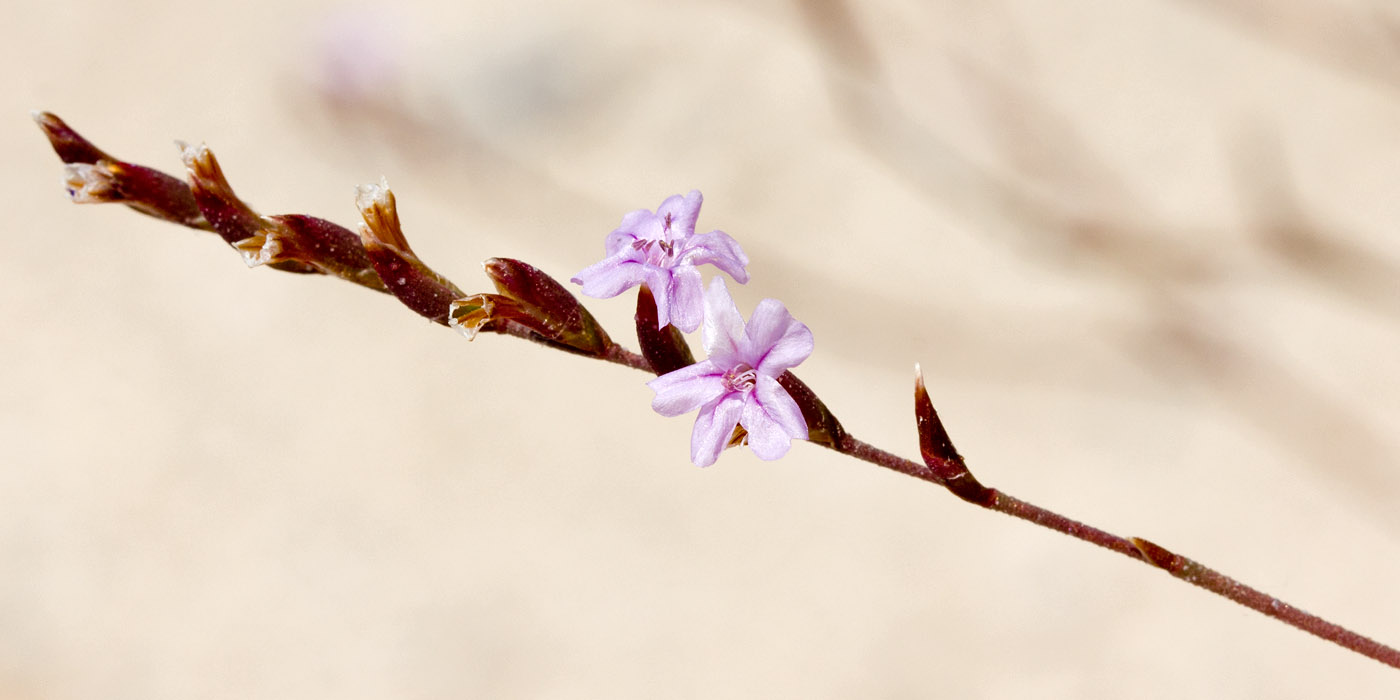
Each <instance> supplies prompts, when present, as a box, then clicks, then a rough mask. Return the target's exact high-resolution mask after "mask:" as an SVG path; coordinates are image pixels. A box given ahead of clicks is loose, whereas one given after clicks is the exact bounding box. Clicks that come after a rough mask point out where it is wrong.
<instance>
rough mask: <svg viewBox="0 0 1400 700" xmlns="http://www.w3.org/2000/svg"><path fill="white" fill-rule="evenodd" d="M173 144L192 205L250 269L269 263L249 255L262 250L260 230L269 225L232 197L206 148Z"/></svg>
mask: <svg viewBox="0 0 1400 700" xmlns="http://www.w3.org/2000/svg"><path fill="white" fill-rule="evenodd" d="M175 143H176V145H177V146H178V147H179V148H180V160H182V161H184V163H185V170H186V171H187V172H188V174H189V178H190V190H191V191H192V192H193V193H194V200H195V203H196V204H197V205H198V206H199V210H200V211H201V212H203V213H204V218H205V219H206V220H208V221H209V224H210V225H211V226H213V227H214V231H215V232H216V233H218V234H219V237H220V238H223V239H224V241H225V242H226V243H228V244H229V245H231V246H233V247H235V248H238V250H239V251H240V252H242V253H243V254H244V260H245V262H248V264H249V265H250V266H251V265H259V264H265V262H271V261H270V260H268V261H261V260H258V259H257V255H253V251H257V250H259V249H261V248H262V244H263V238H264V236H263V234H262V230H263V229H265V228H268V227H269V226H271V222H270V221H268V220H267V219H265V218H263V216H262V215H261V214H258V213H257V212H255V211H253V208H252V207H250V206H248V205H247V204H246V203H244V202H243V200H241V199H239V198H238V195H236V194H234V192H233V186H232V185H230V184H229V183H228V178H226V177H224V170H223V168H221V167H219V161H218V159H216V158H215V157H214V152H213V151H210V150H209V147H208V146H206V145H204V144H200V145H198V146H191V145H189V144H186V143H183V142H180V141H177V142H175ZM249 239H254V240H249ZM250 255H252V259H250V258H249V256H250Z"/></svg>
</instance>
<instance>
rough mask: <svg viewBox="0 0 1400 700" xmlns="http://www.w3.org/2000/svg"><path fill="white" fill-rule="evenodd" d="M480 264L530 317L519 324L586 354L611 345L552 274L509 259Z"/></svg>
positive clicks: (593, 320)
mask: <svg viewBox="0 0 1400 700" xmlns="http://www.w3.org/2000/svg"><path fill="white" fill-rule="evenodd" d="M483 266H484V267H485V269H486V275H487V276H488V277H490V278H491V281H492V282H494V283H495V285H496V290H497V291H498V292H500V293H501V295H502V296H505V297H508V298H510V299H513V300H515V301H517V302H519V304H516V305H515V308H518V309H519V310H521V311H522V312H523V313H525V314H527V315H528V317H529V319H528V320H521V323H522V324H523V325H525V326H527V327H528V328H530V329H531V330H532V331H534V332H536V333H538V334H540V335H541V336H542V337H544V338H546V339H548V340H552V341H555V342H557V343H559V344H561V345H564V346H567V347H570V348H574V349H576V350H578V351H579V352H582V353H583V354H585V355H592V356H601V355H603V354H604V353H605V352H607V349H608V348H609V347H610V346H611V345H612V340H611V339H609V338H608V334H607V333H605V332H604V331H603V329H602V328H601V327H600V326H599V325H598V322H597V320H595V319H594V318H593V314H590V313H588V309H585V308H583V305H582V304H580V303H579V301H578V298H576V297H575V296H574V295H573V294H571V293H570V292H569V290H567V289H565V288H564V285H561V284H559V282H558V281H556V280H555V279H554V278H553V277H550V276H549V275H547V274H545V273H544V272H542V271H540V270H539V269H538V268H536V267H534V266H532V265H530V264H528V263H525V262H521V261H519V260H514V259H511V258H491V259H490V260H487V261H486V262H485V263H483Z"/></svg>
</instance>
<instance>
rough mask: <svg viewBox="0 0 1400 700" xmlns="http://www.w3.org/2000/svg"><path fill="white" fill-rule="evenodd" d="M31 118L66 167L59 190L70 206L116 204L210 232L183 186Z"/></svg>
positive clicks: (45, 117) (50, 121)
mask: <svg viewBox="0 0 1400 700" xmlns="http://www.w3.org/2000/svg"><path fill="white" fill-rule="evenodd" d="M33 116H34V121H35V123H37V124H38V125H39V128H40V129H42V130H43V132H44V136H46V137H47V138H48V139H49V145H51V146H52V147H53V150H54V153H56V154H58V157H59V159H60V160H62V161H63V162H64V163H65V167H64V172H63V176H64V184H65V185H66V186H67V190H68V196H69V197H70V198H71V199H72V200H73V201H74V202H75V203H78V204H93V203H120V204H125V205H127V206H129V207H131V208H132V209H135V210H136V211H139V212H141V213H142V214H146V215H147V216H153V217H155V218H157V219H164V220H165V221H169V222H171V223H176V224H180V225H181V226H188V227H190V228H197V229H202V230H205V231H209V230H212V229H211V228H210V226H209V223H208V222H207V221H205V220H204V216H203V215H202V214H201V213H200V211H199V207H198V206H197V205H196V204H195V201H194V195H193V194H192V193H191V192H190V188H189V186H188V185H186V184H185V183H184V181H182V180H180V179H179V178H177V177H174V176H171V175H167V174H165V173H163V172H161V171H159V170H155V169H152V168H148V167H146V166H144V165H136V164H134V163H127V162H124V161H121V160H118V159H117V158H114V157H113V156H111V155H109V154H107V153H106V152H104V151H103V150H102V149H100V148H98V147H97V146H95V145H93V144H92V142H90V141H88V140H87V139H85V138H83V136H82V135H81V134H79V133H78V132H76V131H74V130H73V129H72V128H71V127H69V126H68V125H67V124H65V123H64V122H63V120H62V119H59V118H58V117H57V116H55V115H53V114H50V113H48V112H34V113H33Z"/></svg>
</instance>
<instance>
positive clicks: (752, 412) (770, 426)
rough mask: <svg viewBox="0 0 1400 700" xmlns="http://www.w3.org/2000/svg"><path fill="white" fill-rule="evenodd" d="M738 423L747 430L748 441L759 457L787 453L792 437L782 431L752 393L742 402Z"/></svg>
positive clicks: (777, 456)
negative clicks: (742, 408)
mask: <svg viewBox="0 0 1400 700" xmlns="http://www.w3.org/2000/svg"><path fill="white" fill-rule="evenodd" d="M739 424H740V425H742V426H744V430H747V431H749V435H748V443H749V447H750V448H752V449H753V453H754V454H756V455H758V458H759V459H777V458H779V457H782V456H783V455H785V454H787V452H788V449H789V448H791V447H792V438H790V437H788V434H787V433H785V432H783V429H782V428H781V427H779V426H778V424H777V423H776V422H774V421H773V419H772V418H769V417H768V414H766V413H764V412H763V407H762V406H760V405H759V403H758V401H756V400H755V399H754V397H753V396H752V395H750V396H749V398H748V400H747V401H745V402H744V410H743V413H742V415H740V417H739Z"/></svg>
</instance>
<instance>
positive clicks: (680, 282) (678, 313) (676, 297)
mask: <svg viewBox="0 0 1400 700" xmlns="http://www.w3.org/2000/svg"><path fill="white" fill-rule="evenodd" d="M704 297H705V285H704V283H703V282H701V281H700V271H699V270H697V269H695V266H694V265H684V264H683V265H679V266H677V267H674V268H672V269H671V325H673V326H675V327H676V328H679V329H681V330H683V331H685V332H686V333H690V332H693V331H694V330H695V329H696V328H699V327H700V322H701V321H702V320H703V319H704V317H705V298H704ZM663 327H664V326H663Z"/></svg>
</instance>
